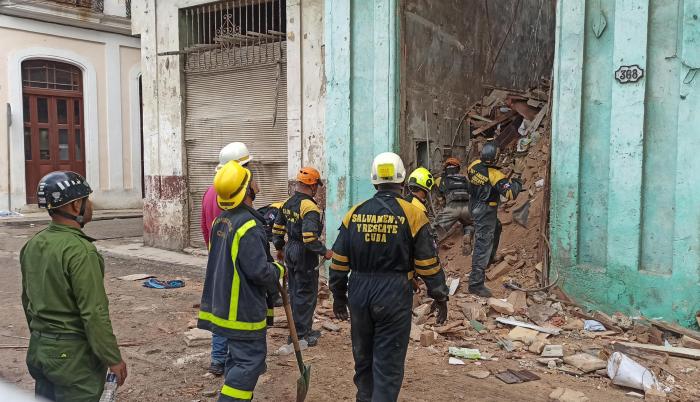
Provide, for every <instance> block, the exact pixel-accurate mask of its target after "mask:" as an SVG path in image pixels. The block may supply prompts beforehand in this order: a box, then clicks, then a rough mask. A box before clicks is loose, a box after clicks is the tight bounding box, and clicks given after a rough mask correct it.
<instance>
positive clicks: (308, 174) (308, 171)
mask: <svg viewBox="0 0 700 402" xmlns="http://www.w3.org/2000/svg"><path fill="white" fill-rule="evenodd" d="M297 181H298V182H300V183H304V184H307V185H309V186H313V185H314V184H318V185H321V186H322V185H323V182H322V181H321V173H319V172H318V170H316V169H314V168H312V167H309V166H307V167H303V168H301V170H299V173H298V174H297Z"/></svg>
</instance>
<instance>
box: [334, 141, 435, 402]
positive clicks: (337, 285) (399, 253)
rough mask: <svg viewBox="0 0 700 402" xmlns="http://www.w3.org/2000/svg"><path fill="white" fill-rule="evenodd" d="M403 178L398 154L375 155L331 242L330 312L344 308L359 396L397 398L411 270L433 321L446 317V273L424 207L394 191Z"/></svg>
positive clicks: (362, 400) (382, 400)
mask: <svg viewBox="0 0 700 402" xmlns="http://www.w3.org/2000/svg"><path fill="white" fill-rule="evenodd" d="M405 178H406V169H405V168H404V165H403V161H402V160H401V158H400V157H399V156H398V155H396V154H394V153H391V152H385V153H382V154H379V155H377V157H376V158H375V159H374V162H373V163H372V172H371V179H372V184H373V185H374V186H375V188H376V189H377V193H376V194H375V195H374V197H372V198H370V199H369V200H366V201H364V202H362V203H360V204H358V205H356V206H354V207H353V208H352V209H350V211H348V213H347V214H346V215H345V217H344V218H343V221H342V224H341V226H340V233H339V234H338V238H337V239H336V242H335V244H334V246H333V261H332V264H331V269H330V289H331V291H332V293H333V298H334V303H333V312H334V314H335V316H336V318H338V319H341V320H346V319H347V318H348V307H349V310H350V320H351V321H350V322H351V337H352V350H353V357H354V360H355V385H356V386H357V401H359V402H369V401H375V402H388V401H396V400H397V398H398V395H399V391H400V390H401V384H402V382H403V374H404V361H405V358H406V351H407V348H408V341H409V333H410V331H411V307H412V300H413V297H412V287H411V280H412V279H413V276H414V274H418V275H419V276H420V277H421V278H422V279H423V281H424V282H425V283H426V285H427V288H428V294H429V296H430V297H432V298H433V299H434V302H433V306H432V309H433V310H437V317H436V323H443V322H444V321H445V320H446V319H447V299H448V295H447V294H448V289H447V286H446V284H445V274H444V272H443V271H442V268H441V266H440V263H439V261H438V257H437V250H436V247H435V242H434V241H433V238H432V236H431V232H430V225H429V224H428V219H427V218H426V215H425V213H424V212H423V211H422V210H421V209H419V208H418V207H416V206H415V205H413V204H411V203H409V202H408V201H406V200H404V199H403V198H402V197H401V190H402V184H403V183H404V180H405ZM351 271H352V275H349V274H350V272H351ZM348 276H349V277H350V279H349V280H348Z"/></svg>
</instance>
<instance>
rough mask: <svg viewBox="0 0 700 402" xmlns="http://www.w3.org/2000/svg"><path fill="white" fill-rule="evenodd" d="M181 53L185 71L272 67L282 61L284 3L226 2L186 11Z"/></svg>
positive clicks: (260, 0)
mask: <svg viewBox="0 0 700 402" xmlns="http://www.w3.org/2000/svg"><path fill="white" fill-rule="evenodd" d="M180 17H181V18H180V21H181V24H182V25H183V26H184V29H183V30H182V32H184V34H183V36H182V40H181V47H182V50H180V51H178V52H169V53H166V54H184V55H185V56H186V57H185V70H186V71H207V70H217V69H225V68H231V67H236V66H249V65H261V64H273V63H277V62H278V61H281V60H284V59H285V51H284V48H283V46H282V42H284V41H285V40H286V30H287V23H286V18H287V16H286V2H285V1H284V0H267V1H266V0H229V1H219V2H215V3H209V4H204V5H201V6H196V7H190V8H185V9H182V10H181V11H180Z"/></svg>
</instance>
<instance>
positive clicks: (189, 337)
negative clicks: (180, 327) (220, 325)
mask: <svg viewBox="0 0 700 402" xmlns="http://www.w3.org/2000/svg"><path fill="white" fill-rule="evenodd" d="M185 344H186V345H187V346H189V347H196V346H205V345H209V344H211V332H209V331H205V330H203V329H199V328H192V329H190V330H189V331H187V332H185Z"/></svg>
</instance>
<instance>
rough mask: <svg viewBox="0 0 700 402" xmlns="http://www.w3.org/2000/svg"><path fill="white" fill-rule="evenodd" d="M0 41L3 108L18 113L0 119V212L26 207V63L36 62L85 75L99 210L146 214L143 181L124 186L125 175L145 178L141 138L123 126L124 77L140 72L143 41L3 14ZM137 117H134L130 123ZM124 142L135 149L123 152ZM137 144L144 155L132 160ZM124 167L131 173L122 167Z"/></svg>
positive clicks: (90, 165) (88, 145)
mask: <svg viewBox="0 0 700 402" xmlns="http://www.w3.org/2000/svg"><path fill="white" fill-rule="evenodd" d="M0 37H2V38H3V46H2V47H1V48H0V105H2V107H3V109H4V108H5V107H6V106H5V105H6V104H9V105H10V108H11V110H12V113H11V123H12V124H8V123H9V121H8V119H7V114H6V113H5V110H3V112H2V113H0V133H3V135H1V136H0V137H1V138H0V155H2V158H0V160H1V161H3V163H0V209H13V210H25V209H27V207H28V206H27V205H26V191H27V189H26V188H25V187H26V184H25V174H24V141H23V128H22V127H23V124H22V84H21V63H22V61H24V60H28V59H34V58H41V59H51V60H58V61H62V62H67V63H71V64H74V65H76V66H78V67H79V68H80V69H81V70H82V72H83V86H84V96H83V101H84V105H85V108H84V109H85V110H84V119H85V128H84V130H85V158H86V176H87V177H86V178H87V180H88V182H89V183H90V184H91V185H92V187H93V189H94V191H95V193H94V196H93V199H94V201H95V205H96V207H97V208H138V207H140V205H141V181H140V179H139V180H137V181H133V183H132V182H128V183H127V182H125V180H124V178H125V175H124V170H125V169H128V171H129V172H131V174H132V175H138V176H139V177H140V174H141V173H140V170H141V158H140V132H138V131H137V132H134V130H133V129H132V127H131V126H129V125H128V124H126V123H124V122H123V120H124V113H123V110H122V104H123V103H122V101H123V99H122V91H121V88H122V86H128V85H129V83H128V82H123V80H122V76H123V74H122V70H127V71H130V70H132V69H133V68H135V67H137V66H138V56H137V57H134V54H138V53H139V40H138V39H137V38H133V37H130V36H125V35H119V34H113V33H106V32H97V31H93V30H89V29H83V28H75V27H68V26H62V25H58V24H50V23H45V22H41V21H36V20H30V19H25V18H17V17H12V16H7V15H0ZM135 63H136V64H135ZM128 102H136V103H138V93H136V98H133V97H132V96H131V94H130V98H129V100H128ZM132 112H133V111H132V110H129V111H128V113H127V116H128V117H129V118H131V113H132ZM125 137H126V138H125ZM125 143H126V144H128V145H129V149H125V148H124V144H125ZM133 144H138V147H139V154H138V155H133V151H134V149H133V147H132V145H133ZM8 152H9V161H8ZM125 156H127V157H125ZM125 160H126V161H128V163H129V166H124V161H125ZM30 191H33V190H32V189H30ZM8 195H9V197H8Z"/></svg>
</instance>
